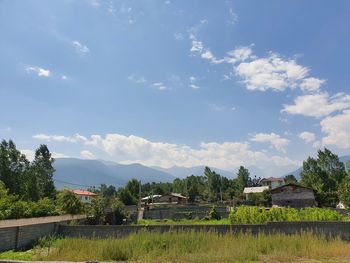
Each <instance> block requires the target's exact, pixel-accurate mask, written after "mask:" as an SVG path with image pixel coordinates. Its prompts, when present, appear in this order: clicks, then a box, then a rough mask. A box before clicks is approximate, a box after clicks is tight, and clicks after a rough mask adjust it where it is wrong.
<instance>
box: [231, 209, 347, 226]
mask: <svg viewBox="0 0 350 263" xmlns="http://www.w3.org/2000/svg"><path fill="white" fill-rule="evenodd" d="M229 219H230V223H231V224H263V223H266V222H286V221H341V220H344V216H342V215H341V214H339V213H337V212H336V211H333V210H330V209H323V208H317V207H309V208H304V209H300V210H297V209H294V208H286V207H283V208H271V209H270V210H266V209H265V208H259V207H257V206H240V207H237V208H235V209H234V210H233V211H231V213H230V215H229Z"/></svg>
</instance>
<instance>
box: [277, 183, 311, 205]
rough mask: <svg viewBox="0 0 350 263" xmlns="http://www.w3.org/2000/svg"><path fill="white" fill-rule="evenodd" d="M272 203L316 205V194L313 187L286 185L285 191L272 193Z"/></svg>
mask: <svg viewBox="0 0 350 263" xmlns="http://www.w3.org/2000/svg"><path fill="white" fill-rule="evenodd" d="M271 198H272V205H278V206H290V207H297V208H301V207H309V206H313V205H315V195H314V192H313V191H312V190H311V189H306V188H296V189H295V188H293V187H286V189H284V191H283V192H277V193H272V194H271Z"/></svg>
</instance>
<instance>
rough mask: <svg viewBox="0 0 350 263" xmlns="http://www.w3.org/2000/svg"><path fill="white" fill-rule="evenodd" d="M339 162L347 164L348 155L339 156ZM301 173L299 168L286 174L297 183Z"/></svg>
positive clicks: (349, 158) (349, 156) (349, 159)
mask: <svg viewBox="0 0 350 263" xmlns="http://www.w3.org/2000/svg"><path fill="white" fill-rule="evenodd" d="M339 160H340V161H341V162H343V163H344V164H346V163H347V162H349V161H350V155H345V156H341V157H339ZM302 171H303V168H302V167H300V168H298V169H297V170H295V171H293V172H290V173H288V174H292V175H294V176H295V178H297V179H298V181H299V180H300V173H301V172H302ZM288 174H286V175H288ZM283 177H284V176H283Z"/></svg>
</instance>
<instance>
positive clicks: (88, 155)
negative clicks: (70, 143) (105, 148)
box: [80, 150, 96, 160]
mask: <svg viewBox="0 0 350 263" xmlns="http://www.w3.org/2000/svg"><path fill="white" fill-rule="evenodd" d="M80 155H81V157H83V158H84V159H90V160H91V159H96V156H95V155H94V154H93V153H92V152H90V151H88V150H83V151H81V152H80Z"/></svg>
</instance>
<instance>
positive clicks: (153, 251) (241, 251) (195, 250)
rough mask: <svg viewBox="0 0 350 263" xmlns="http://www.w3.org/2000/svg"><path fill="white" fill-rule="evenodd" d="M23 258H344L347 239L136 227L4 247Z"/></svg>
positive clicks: (349, 258)
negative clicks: (122, 234) (18, 248)
mask: <svg viewBox="0 0 350 263" xmlns="http://www.w3.org/2000/svg"><path fill="white" fill-rule="evenodd" d="M6 257H7V258H12V259H24V260H45V261H46V260H69V261H90V260H96V261H123V262H125V261H128V262H208V263H209V262H210V263H212V262H220V263H221V262H328V263H331V262H334V263H336V262H350V243H348V242H345V241H342V240H340V239H331V240H329V239H328V240H327V239H326V238H323V237H316V236H314V235H313V234H311V233H302V234H298V235H289V236H287V235H284V234H274V235H265V234H260V235H258V236H253V235H251V234H238V235H232V234H226V235H218V234H217V233H203V232H201V233H195V232H169V233H164V234H159V233H149V232H142V233H139V234H132V235H130V236H128V237H126V238H122V239H83V238H66V239H57V240H54V241H53V243H52V244H51V247H50V248H48V247H37V248H35V249H33V250H30V251H27V252H20V254H19V253H18V252H6V253H2V254H0V258H6Z"/></svg>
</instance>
